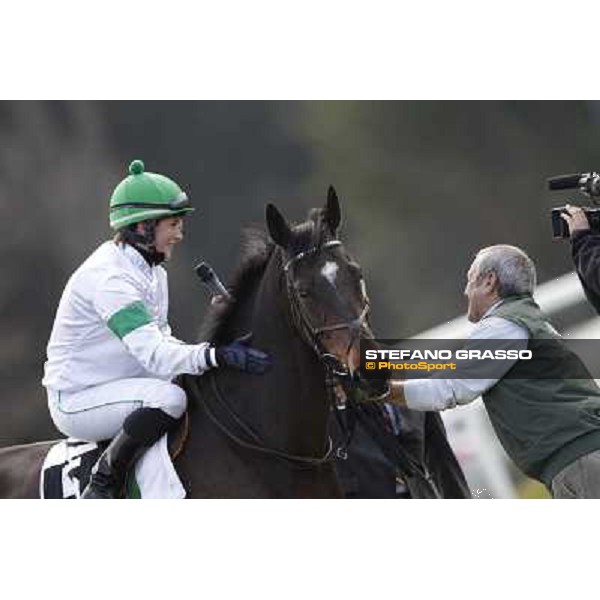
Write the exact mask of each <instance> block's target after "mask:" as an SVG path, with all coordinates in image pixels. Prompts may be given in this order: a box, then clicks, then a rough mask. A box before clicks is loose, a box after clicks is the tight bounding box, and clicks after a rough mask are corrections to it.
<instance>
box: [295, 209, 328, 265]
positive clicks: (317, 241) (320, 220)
mask: <svg viewBox="0 0 600 600" xmlns="http://www.w3.org/2000/svg"><path fill="white" fill-rule="evenodd" d="M292 231H293V238H292V247H291V248H289V252H290V254H292V255H293V254H298V253H299V252H304V251H305V250H310V249H311V248H320V247H321V246H322V245H323V244H324V243H325V242H327V241H329V240H330V239H331V232H330V231H329V229H328V227H327V225H326V223H325V210H324V209H322V208H313V209H311V211H310V212H309V213H308V220H307V221H305V222H304V223H301V224H300V225H296V226H295V227H294V228H293V230H292Z"/></svg>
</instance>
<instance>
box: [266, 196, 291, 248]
mask: <svg viewBox="0 0 600 600" xmlns="http://www.w3.org/2000/svg"><path fill="white" fill-rule="evenodd" d="M267 228H268V229H269V234H270V236H271V239H272V240H273V241H274V242H275V243H276V244H277V245H278V246H282V247H283V248H287V246H288V245H289V242H290V240H291V238H292V230H291V229H290V226H289V225H288V224H287V222H286V220H285V218H284V216H283V215H282V214H281V213H280V212H279V210H278V209H277V207H276V206H274V205H273V204H267Z"/></svg>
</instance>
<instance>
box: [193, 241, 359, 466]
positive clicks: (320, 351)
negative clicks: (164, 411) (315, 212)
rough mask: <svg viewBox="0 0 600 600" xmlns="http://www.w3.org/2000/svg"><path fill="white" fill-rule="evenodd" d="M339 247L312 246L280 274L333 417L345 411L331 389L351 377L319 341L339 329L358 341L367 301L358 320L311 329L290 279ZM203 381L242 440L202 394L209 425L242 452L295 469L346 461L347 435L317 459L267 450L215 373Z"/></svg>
mask: <svg viewBox="0 0 600 600" xmlns="http://www.w3.org/2000/svg"><path fill="white" fill-rule="evenodd" d="M341 244H342V242H341V241H340V240H331V241H329V242H326V243H324V244H322V245H320V246H316V247H313V248H311V249H309V250H305V251H303V252H299V253H298V254H296V255H295V256H293V257H291V258H290V259H289V260H288V261H287V262H286V263H285V265H284V267H283V273H284V277H285V281H286V290H287V295H288V301H289V304H290V307H291V314H292V323H293V325H294V327H295V328H296V330H297V331H298V332H299V333H300V335H301V337H302V338H303V339H304V341H306V342H307V343H308V344H309V345H310V346H311V347H312V348H313V350H314V351H315V353H316V355H317V357H318V358H319V360H320V362H321V364H322V365H323V367H324V370H325V386H326V390H327V395H328V399H329V402H330V405H331V406H332V407H335V408H336V409H337V410H336V415H338V413H339V412H340V411H343V410H344V409H345V404H343V403H341V402H339V400H338V398H337V396H336V394H335V388H336V386H337V385H338V384H339V383H340V381H341V380H345V381H349V380H350V378H351V376H350V372H349V369H348V367H347V365H345V364H343V363H341V362H340V361H339V360H338V359H337V357H335V356H334V355H333V354H331V353H329V352H327V351H326V350H325V349H324V348H323V346H322V344H321V342H320V340H319V337H320V336H321V335H322V334H323V333H326V332H330V331H338V330H340V329H349V330H351V331H353V332H354V334H353V338H352V341H351V344H352V343H354V340H355V339H356V337H358V335H360V330H361V328H362V327H363V325H364V324H365V323H366V322H367V315H368V312H369V300H368V298H367V296H366V294H364V303H365V304H364V307H363V309H362V310H361V313H360V315H359V316H358V317H356V318H355V319H352V320H351V321H346V322H342V323H337V324H334V325H327V326H321V327H314V326H313V325H312V323H311V320H310V318H309V316H308V314H307V313H306V311H305V310H304V308H303V306H302V303H301V301H300V299H299V298H298V294H297V292H296V288H295V287H294V281H293V278H292V267H293V265H295V264H296V263H297V262H299V261H301V260H302V259H304V258H306V257H308V256H313V255H315V254H316V253H318V252H320V251H321V250H323V249H326V248H333V247H336V246H341ZM204 377H209V378H210V383H211V388H212V391H213V394H214V397H215V399H216V400H217V403H218V404H219V405H220V406H221V409H222V410H223V412H224V413H226V414H227V416H228V418H229V419H230V420H231V422H232V423H234V424H235V426H237V428H238V429H239V430H241V432H242V435H243V437H242V436H240V435H238V434H236V433H234V432H233V431H232V430H231V428H230V427H228V426H227V425H225V424H224V423H223V421H222V420H220V419H219V418H218V417H217V416H216V415H215V413H214V411H213V410H212V409H211V408H210V407H209V406H208V403H207V401H206V398H205V397H204V394H202V393H201V392H200V393H199V396H200V398H201V400H202V402H203V405H204V409H205V411H206V414H207V415H208V417H209V419H210V420H211V421H212V422H213V424H214V425H215V426H216V427H217V428H218V429H219V430H220V431H221V432H222V433H223V434H224V435H225V436H226V437H227V438H229V439H230V440H231V441H232V442H234V443H235V444H237V445H238V446H241V447H242V448H246V449H248V450H254V451H256V452H259V453H261V454H264V455H266V456H270V457H273V458H278V459H282V460H284V461H286V462H289V463H292V464H295V465H299V466H302V467H306V468H314V467H318V466H320V465H323V464H325V463H329V462H331V461H332V460H334V457H337V458H346V456H347V453H346V447H347V444H348V443H349V438H350V436H351V432H349V433H347V434H346V438H347V439H346V440H345V442H344V444H343V445H342V446H341V447H340V448H337V449H336V451H335V452H334V448H333V441H332V439H331V437H330V436H329V437H328V441H327V448H326V450H325V452H324V453H323V454H322V455H321V456H304V455H297V454H291V453H288V452H285V451H283V450H279V449H276V448H272V447H269V446H267V445H266V444H265V442H264V441H263V440H262V438H261V436H260V435H259V434H258V433H257V432H256V431H254V429H252V427H251V426H250V425H248V424H247V423H246V422H245V421H244V420H243V419H242V418H241V417H240V416H239V415H238V414H237V413H236V412H235V411H234V410H233V409H232V408H231V406H229V404H228V403H227V401H226V400H225V398H224V397H223V394H222V393H221V391H220V389H219V387H218V384H217V379H216V376H215V372H214V371H211V372H209V373H207V374H206V375H205V376H204ZM194 381H196V382H197V379H196V378H195V379H194ZM340 419H342V417H341V415H338V420H340ZM342 423H344V425H343V426H342V429H343V430H345V431H346V430H347V429H348V428H347V426H346V425H345V420H343V419H342V420H340V424H342Z"/></svg>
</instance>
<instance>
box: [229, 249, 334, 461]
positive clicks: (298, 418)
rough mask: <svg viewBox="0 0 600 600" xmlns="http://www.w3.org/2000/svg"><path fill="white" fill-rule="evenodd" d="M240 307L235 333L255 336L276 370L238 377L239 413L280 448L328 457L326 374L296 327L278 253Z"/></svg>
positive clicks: (255, 340)
mask: <svg viewBox="0 0 600 600" xmlns="http://www.w3.org/2000/svg"><path fill="white" fill-rule="evenodd" d="M240 302H241V304H240V307H239V309H238V311H236V313H237V314H236V315H234V320H235V321H237V322H235V323H234V330H235V331H237V332H240V333H243V332H246V331H252V333H253V338H252V345H253V346H256V347H257V348H259V349H264V350H265V351H267V352H268V353H269V354H270V355H271V358H272V360H273V367H272V368H271V370H270V371H268V372H267V373H266V374H264V375H260V376H256V375H244V374H241V375H239V376H236V377H235V380H236V382H235V386H236V387H238V389H239V388H240V387H241V389H242V390H243V391H244V393H242V394H240V400H241V401H239V402H238V403H237V408H238V409H239V410H240V411H241V412H242V414H244V416H245V418H246V419H247V421H248V422H250V423H252V424H256V427H257V429H260V430H261V431H262V432H263V434H264V437H265V438H266V439H268V440H269V441H270V442H271V441H272V443H273V444H275V445H277V446H278V447H279V448H285V449H286V450H287V451H288V452H291V453H295V454H312V455H318V454H319V453H322V452H323V449H324V446H325V443H326V440H327V434H326V430H327V415H328V413H329V407H328V404H327V398H326V390H325V381H324V372H323V368H322V366H321V364H320V362H319V360H318V358H317V357H316V355H315V353H314V351H313V350H312V349H311V348H310V347H309V346H308V344H306V343H305V342H304V341H303V340H302V339H301V338H300V336H299V333H298V332H297V330H296V329H295V328H294V326H293V324H292V320H291V317H290V311H289V306H288V302H287V291H286V289H285V284H284V279H283V276H282V265H281V257H280V255H278V253H277V251H275V252H274V255H273V256H272V257H271V259H270V260H269V263H268V265H267V267H266V269H265V272H264V274H263V277H262V279H261V281H260V283H259V284H258V285H257V288H256V289H255V290H253V293H250V294H249V295H248V301H247V303H246V304H244V301H243V300H242V301H240Z"/></svg>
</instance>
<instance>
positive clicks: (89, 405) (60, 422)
mask: <svg viewBox="0 0 600 600" xmlns="http://www.w3.org/2000/svg"><path fill="white" fill-rule="evenodd" d="M186 405H187V399H186V396H185V392H184V391H183V390H182V389H181V388H180V387H179V386H177V385H175V384H173V383H171V382H169V381H163V380H161V379H150V378H141V377H140V378H132V379H119V380H117V381H111V382H109V383H104V384H102V385H97V386H94V387H91V388H87V389H84V390H82V391H80V392H74V393H65V392H53V391H51V390H48V407H49V408H50V416H51V417H52V420H53V421H54V424H55V425H56V427H58V429H59V430H60V431H61V432H62V433H63V434H65V435H67V436H70V437H74V438H78V439H82V440H87V441H90V442H98V441H102V440H108V439H111V438H113V437H115V436H116V435H117V433H118V432H119V431H120V430H121V428H122V426H123V422H124V421H125V419H126V418H127V417H128V416H129V415H130V414H131V413H132V412H133V411H135V410H137V409H138V408H142V407H147V408H160V409H162V410H164V411H165V412H166V413H167V414H169V415H171V416H172V417H174V418H176V419H178V418H179V417H181V415H182V414H183V413H184V412H185V409H186Z"/></svg>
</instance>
